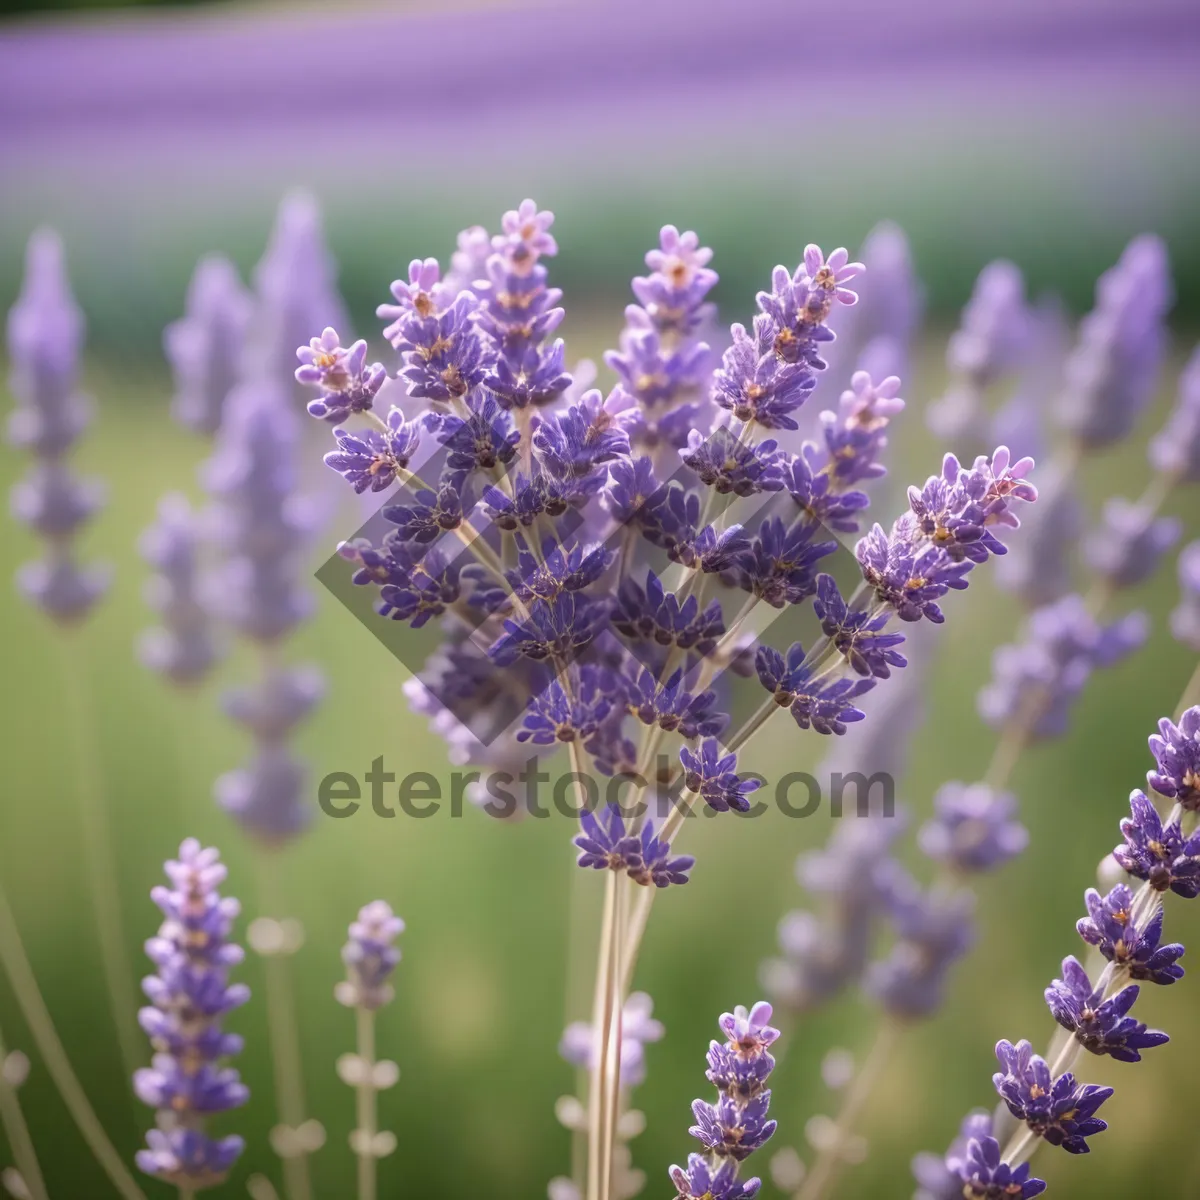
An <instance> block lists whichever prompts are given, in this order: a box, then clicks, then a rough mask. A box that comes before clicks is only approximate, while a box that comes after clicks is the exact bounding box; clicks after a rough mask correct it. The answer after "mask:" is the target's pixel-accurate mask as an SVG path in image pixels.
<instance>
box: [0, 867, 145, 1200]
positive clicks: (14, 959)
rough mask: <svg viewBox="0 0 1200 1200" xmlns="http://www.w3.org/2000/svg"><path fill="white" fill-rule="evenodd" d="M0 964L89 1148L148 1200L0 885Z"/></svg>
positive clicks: (127, 1189)
mask: <svg viewBox="0 0 1200 1200" xmlns="http://www.w3.org/2000/svg"><path fill="white" fill-rule="evenodd" d="M0 964H2V965H3V967H4V970H5V973H6V974H7V975H8V981H9V983H10V984H11V985H12V990H13V995H14V996H15V997H16V1000H17V1004H18V1006H19V1007H20V1009H21V1015H22V1016H23V1017H24V1018H25V1024H26V1025H28V1026H29V1032H30V1034H31V1035H32V1036H33V1041H34V1045H36V1046H37V1048H38V1052H39V1053H40V1054H41V1056H42V1060H43V1061H44V1062H45V1064H46V1070H47V1071H48V1072H49V1073H50V1078H51V1079H53V1080H54V1085H55V1087H57V1088H58V1091H59V1094H60V1095H61V1096H62V1098H63V1103H64V1104H65V1105H66V1106H67V1111H68V1112H69V1113H70V1114H71V1118H72V1119H73V1120H74V1122H75V1124H76V1125H77V1126H78V1127H79V1132H80V1133H81V1134H82V1135H83V1140H84V1141H85V1142H87V1145H88V1149H89V1150H91V1152H92V1153H93V1154H94V1155H95V1157H96V1161H97V1162H98V1163H99V1164H100V1166H101V1168H102V1169H103V1171H104V1173H105V1174H106V1175H107V1176H108V1178H109V1180H110V1181H111V1182H112V1185H113V1186H114V1187H115V1188H116V1189H117V1191H118V1192H119V1193H120V1194H121V1196H122V1198H123V1200H146V1196H145V1193H144V1192H143V1191H142V1189H141V1188H139V1187H138V1185H137V1184H136V1183H135V1182H134V1178H133V1176H132V1175H131V1174H130V1173H129V1169H128V1168H127V1167H126V1166H125V1163H124V1162H123V1161H122V1159H121V1156H120V1155H119V1154H118V1153H117V1151H116V1150H115V1149H114V1148H113V1144H112V1142H110V1141H109V1140H108V1135H107V1134H106V1133H105V1132H104V1126H103V1125H101V1124H100V1120H99V1118H98V1117H97V1116H96V1113H95V1110H94V1109H93V1108H92V1106H91V1104H90V1103H89V1102H88V1098H87V1094H86V1093H85V1092H84V1090H83V1087H82V1086H81V1084H80V1082H79V1079H78V1077H77V1076H76V1074H75V1072H74V1070H73V1069H72V1067H71V1061H70V1059H69V1058H68V1057H67V1052H66V1051H65V1050H64V1049H63V1044H62V1042H61V1041H59V1037H58V1033H57V1031H56V1030H55V1028H54V1022H53V1020H52V1019H51V1017H50V1012H49V1010H48V1009H47V1008H46V1001H45V1000H44V999H43V998H42V993H41V991H40V990H39V988H38V985H37V979H36V978H35V976H34V974H33V968H32V967H31V966H30V965H29V958H28V956H27V955H26V953H25V947H24V945H23V944H22V942H21V934H20V931H19V930H18V929H17V923H16V921H15V920H14V919H13V914H12V909H11V908H10V907H9V903H8V898H7V896H5V894H4V889H3V888H2V887H0Z"/></svg>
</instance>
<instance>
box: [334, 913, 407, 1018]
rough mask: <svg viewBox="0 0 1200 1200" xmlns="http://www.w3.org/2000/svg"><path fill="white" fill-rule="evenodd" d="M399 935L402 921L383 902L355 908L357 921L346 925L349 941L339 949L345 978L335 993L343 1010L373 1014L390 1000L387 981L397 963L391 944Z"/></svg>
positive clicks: (402, 926)
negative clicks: (367, 1010)
mask: <svg viewBox="0 0 1200 1200" xmlns="http://www.w3.org/2000/svg"><path fill="white" fill-rule="evenodd" d="M403 932H404V921H403V920H402V919H401V918H400V917H398V916H396V914H395V913H394V912H392V909H391V906H390V905H389V904H388V903H387V902H386V901H384V900H373V901H372V902H371V903H370V904H365V905H363V907H362V908H361V909H359V913H358V919H357V920H355V921H352V922H351V924H350V937H349V940H348V941H347V942H346V945H345V946H344V947H343V948H342V962H343V963H344V964H345V966H346V974H347V978H346V979H345V980H344V981H343V982H342V983H340V984H338V986H337V989H336V993H335V994H336V995H337V998H338V1000H339V1001H340V1002H341V1003H342V1004H344V1005H346V1007H347V1008H366V1009H371V1010H372V1011H374V1010H375V1009H377V1008H382V1007H383V1006H384V1005H385V1004H387V1003H388V1002H389V1001H390V1000H391V999H392V995H393V991H392V985H391V984H390V983H389V982H388V978H389V976H390V975H391V973H392V972H393V971H394V970H395V969H396V964H397V963H398V962H399V961H400V950H399V948H398V947H397V946H396V945H395V941H396V938H398V937H399V936H400V934H402V933H403Z"/></svg>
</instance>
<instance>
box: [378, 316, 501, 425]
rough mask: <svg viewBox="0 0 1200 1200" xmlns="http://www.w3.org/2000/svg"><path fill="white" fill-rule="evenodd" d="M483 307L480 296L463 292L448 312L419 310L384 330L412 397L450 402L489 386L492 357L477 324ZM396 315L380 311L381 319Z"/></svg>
mask: <svg viewBox="0 0 1200 1200" xmlns="http://www.w3.org/2000/svg"><path fill="white" fill-rule="evenodd" d="M477 307H478V301H477V300H476V298H475V296H473V295H472V294H471V293H470V292H460V293H459V295H458V296H457V298H456V299H455V300H454V301H453V302H452V303H451V304H450V305H449V306H448V307H447V308H445V309H442V310H439V311H435V312H432V313H430V314H429V315H427V316H426V315H420V313H419V310H417V309H415V308H414V309H413V310H411V311H410V312H408V313H406V314H405V315H403V316H401V317H400V318H399V319H398V320H397V321H396V322H395V323H394V324H393V325H391V326H389V327H388V329H387V330H385V331H384V334H385V336H387V337H388V339H389V340H390V341H391V343H392V345H393V346H395V347H396V349H397V350H399V351H400V354H401V358H402V360H403V362H404V366H403V367H402V368H401V370H400V374H399V378H400V379H402V380H403V381H404V383H405V385H406V387H407V388H408V394H409V395H410V396H416V397H420V398H424V399H427V400H430V401H433V402H435V403H447V402H448V401H451V400H455V399H458V398H459V397H462V396H465V395H466V394H467V393H468V392H469V391H471V389H472V388H474V387H477V386H478V385H479V384H480V383H482V382H483V379H484V376H485V374H486V373H487V368H488V366H489V364H490V362H491V359H492V352H491V351H490V350H489V349H488V347H487V346H486V345H485V344H484V340H483V337H482V335H481V334H480V331H479V326H478V325H477V324H476V322H475V319H474V316H475V311H476V309H477ZM390 312H391V306H390V305H381V306H380V309H379V313H380V315H381V316H387V315H388V314H389V313H390Z"/></svg>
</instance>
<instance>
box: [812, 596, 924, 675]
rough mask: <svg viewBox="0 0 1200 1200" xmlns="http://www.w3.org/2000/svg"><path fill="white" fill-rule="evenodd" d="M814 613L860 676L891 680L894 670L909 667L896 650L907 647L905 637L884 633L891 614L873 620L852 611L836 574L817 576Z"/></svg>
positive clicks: (852, 668)
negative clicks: (841, 590)
mask: <svg viewBox="0 0 1200 1200" xmlns="http://www.w3.org/2000/svg"><path fill="white" fill-rule="evenodd" d="M813 612H814V613H816V616H817V619H818V620H819V621H820V622H821V629H822V631H823V632H824V634H825V636H826V637H827V638H829V639H830V641H831V642H832V643H833V646H834V648H835V649H836V650H837V652H838V653H839V654H841V655H843V656H844V657H845V659H846V662H847V663H848V664H849V665H850V669H851V670H852V671H854V673H855V674H856V675H869V676H871V677H872V678H875V679H889V678H890V677H891V674H892V671H891V668H892V667H905V666H907V665H908V659H906V658H905V657H904V655H902V654H901V653H900V652H899V651H898V650H897V649H896V647H897V646H901V645H903V644H904V635H903V634H902V633H886V632H884V630H885V627H886V625H887V623H888V617H889V614H888V613H881V614H880V615H878V616H875V617H873V616H871V614H870V613H869V612H866V611H863V610H851V609H850V608H849V607H848V606H847V604H846V602H845V600H843V599H842V594H841V592H839V591H838V586H837V583H836V582H835V581H834V578H833V576H832V575H819V576H818V577H817V594H816V597H815V598H814V599H813Z"/></svg>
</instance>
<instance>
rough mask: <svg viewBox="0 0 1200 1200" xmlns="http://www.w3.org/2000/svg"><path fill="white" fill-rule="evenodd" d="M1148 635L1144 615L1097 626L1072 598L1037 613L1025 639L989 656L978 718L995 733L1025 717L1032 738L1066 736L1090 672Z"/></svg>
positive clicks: (1077, 599)
mask: <svg viewBox="0 0 1200 1200" xmlns="http://www.w3.org/2000/svg"><path fill="white" fill-rule="evenodd" d="M1146 634H1147V621H1146V618H1145V615H1144V614H1143V613H1140V612H1133V613H1128V614H1126V615H1125V616H1124V617H1121V618H1119V619H1118V620H1116V621H1114V622H1112V623H1111V624H1109V625H1105V626H1101V625H1100V624H1098V623H1097V621H1096V619H1095V618H1094V617H1093V616H1092V614H1091V612H1090V611H1089V610H1088V607H1087V605H1086V604H1085V602H1084V600H1083V597H1082V596H1078V595H1074V594H1072V595H1069V596H1064V597H1063V598H1062V599H1061V600H1059V601H1057V602H1055V603H1054V604H1049V605H1046V606H1044V607H1043V608H1039V609H1037V610H1035V611H1034V612H1033V614H1032V615H1031V616H1030V618H1029V623H1028V631H1027V634H1026V638H1025V640H1024V641H1023V642H1020V643H1017V644H1014V645H1008V646H1001V647H1000V648H999V649H997V650H996V651H995V653H994V654H993V655H992V679H991V682H990V683H989V684H988V685H987V686H986V687H985V688H984V689H983V690H982V691H981V692H980V693H979V701H978V702H979V711H980V714H981V715H982V716H983V719H984V720H985V721H987V723H988V724H989V725H991V726H992V727H993V728H996V729H998V728H1002V727H1003V726H1004V725H1005V724H1007V723H1008V722H1010V721H1012V720H1014V719H1016V718H1017V715H1018V714H1024V716H1023V718H1022V719H1025V720H1029V719H1030V717H1032V718H1033V719H1032V731H1033V733H1034V735H1035V736H1037V737H1057V736H1059V735H1061V734H1062V733H1064V732H1065V731H1066V729H1067V726H1068V724H1069V720H1070V714H1071V709H1072V707H1073V705H1074V703H1075V701H1076V699H1077V698H1078V697H1079V695H1080V693H1081V692H1082V691H1083V688H1084V685H1085V684H1086V683H1087V681H1088V679H1089V678H1090V677H1091V674H1092V672H1093V671H1094V670H1095V669H1096V668H1097V667H1108V666H1112V665H1114V664H1115V663H1117V662H1119V661H1120V660H1121V659H1122V658H1124V657H1125V656H1126V655H1128V654H1130V653H1131V652H1132V651H1133V650H1135V649H1136V648H1137V647H1138V646H1140V645H1141V644H1142V642H1144V641H1145V639H1146ZM1030 706H1033V707H1032V708H1031V707H1030Z"/></svg>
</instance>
